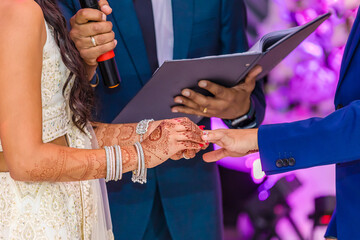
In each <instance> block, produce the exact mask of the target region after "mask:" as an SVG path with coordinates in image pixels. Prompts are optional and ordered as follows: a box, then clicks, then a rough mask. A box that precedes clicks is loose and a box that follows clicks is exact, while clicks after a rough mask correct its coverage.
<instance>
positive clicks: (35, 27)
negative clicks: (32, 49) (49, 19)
mask: <svg viewBox="0 0 360 240" xmlns="http://www.w3.org/2000/svg"><path fill="white" fill-rule="evenodd" d="M0 12H1V14H0V29H1V30H2V31H0V39H3V37H5V38H8V37H11V36H12V35H13V36H14V37H15V36H17V37H22V36H23V37H24V38H25V37H26V38H27V37H31V36H36V35H37V36H42V35H43V33H44V27H45V25H44V21H45V20H44V15H43V12H42V10H41V8H40V6H39V5H38V4H37V3H36V2H35V1H34V0H0ZM23 40H24V39H22V41H23Z"/></svg>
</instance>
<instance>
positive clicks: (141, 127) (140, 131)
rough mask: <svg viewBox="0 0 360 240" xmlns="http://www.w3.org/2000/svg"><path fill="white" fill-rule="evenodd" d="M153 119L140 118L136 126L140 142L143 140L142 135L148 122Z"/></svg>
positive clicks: (146, 128)
mask: <svg viewBox="0 0 360 240" xmlns="http://www.w3.org/2000/svg"><path fill="white" fill-rule="evenodd" d="M153 121H154V119H144V120H141V121H140V122H139V123H138V125H137V126H136V133H137V134H139V135H140V142H142V141H143V136H144V134H145V133H146V132H147V130H148V127H149V123H150V122H153Z"/></svg>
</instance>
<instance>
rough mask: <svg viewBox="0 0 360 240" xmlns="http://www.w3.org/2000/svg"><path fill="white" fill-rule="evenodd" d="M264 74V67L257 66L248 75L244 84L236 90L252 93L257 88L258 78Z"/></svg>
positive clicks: (239, 85)
mask: <svg viewBox="0 0 360 240" xmlns="http://www.w3.org/2000/svg"><path fill="white" fill-rule="evenodd" d="M261 72H262V67H261V66H259V65H257V66H255V67H254V68H253V69H251V71H250V72H249V73H248V75H247V76H246V77H245V82H242V83H240V84H238V85H237V86H235V88H240V89H243V90H245V91H246V92H252V91H253V90H254V88H255V83H256V77H257V76H258V75H259V74H260V73H261Z"/></svg>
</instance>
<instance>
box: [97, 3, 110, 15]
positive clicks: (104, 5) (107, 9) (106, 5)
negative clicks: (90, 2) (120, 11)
mask: <svg viewBox="0 0 360 240" xmlns="http://www.w3.org/2000/svg"><path fill="white" fill-rule="evenodd" d="M99 6H100V9H101V11H102V12H103V13H105V14H106V15H109V14H110V13H111V12H112V8H111V7H110V5H109V3H108V1H106V0H100V1H99Z"/></svg>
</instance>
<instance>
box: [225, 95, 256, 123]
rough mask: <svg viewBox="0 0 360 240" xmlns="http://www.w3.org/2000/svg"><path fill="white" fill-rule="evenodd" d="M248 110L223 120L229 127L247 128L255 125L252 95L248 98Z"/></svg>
mask: <svg viewBox="0 0 360 240" xmlns="http://www.w3.org/2000/svg"><path fill="white" fill-rule="evenodd" d="M248 101H249V104H248V106H249V108H248V111H247V112H246V113H245V114H243V115H241V116H240V117H238V118H235V119H226V120H223V121H224V122H225V124H226V125H227V126H228V127H229V128H238V129H248V128H254V127H256V125H257V122H256V114H255V102H254V100H253V99H252V97H250V98H249V100H248Z"/></svg>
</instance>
